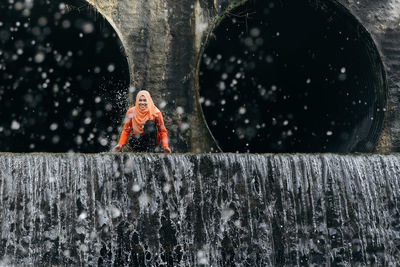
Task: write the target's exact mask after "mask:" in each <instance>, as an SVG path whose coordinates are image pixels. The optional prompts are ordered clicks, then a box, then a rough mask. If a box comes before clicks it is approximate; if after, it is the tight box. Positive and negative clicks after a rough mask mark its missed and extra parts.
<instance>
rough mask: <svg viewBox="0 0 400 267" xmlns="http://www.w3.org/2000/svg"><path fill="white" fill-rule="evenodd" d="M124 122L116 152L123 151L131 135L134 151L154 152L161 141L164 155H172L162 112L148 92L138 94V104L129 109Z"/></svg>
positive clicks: (115, 148) (143, 91)
mask: <svg viewBox="0 0 400 267" xmlns="http://www.w3.org/2000/svg"><path fill="white" fill-rule="evenodd" d="M124 122H125V124H124V129H123V130H122V133H121V137H120V139H119V142H118V145H116V146H115V147H114V151H116V152H120V151H121V150H122V146H123V145H125V144H126V139H127V138H128V136H129V134H130V139H129V142H128V145H129V146H130V148H131V150H132V151H135V152H154V149H155V148H156V147H157V146H158V145H159V144H160V141H161V145H162V147H163V149H164V153H166V154H170V153H171V149H170V148H169V147H168V135H167V134H168V132H167V129H166V128H165V125H164V120H163V117H162V115H161V112H160V110H159V109H158V108H157V107H156V106H155V105H154V103H153V99H151V96H150V93H149V92H147V91H146V90H142V91H139V92H138V94H137V95H136V104H135V106H134V107H132V108H130V109H128V111H127V112H126V116H125V120H124ZM131 130H132V133H131Z"/></svg>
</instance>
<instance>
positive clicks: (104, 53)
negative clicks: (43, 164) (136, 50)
mask: <svg viewBox="0 0 400 267" xmlns="http://www.w3.org/2000/svg"><path fill="white" fill-rule="evenodd" d="M128 85H129V71H128V63H127V60H126V57H125V54H124V52H123V49H122V45H121V42H120V40H119V38H118V36H117V34H116V33H115V32H114V30H113V28H112V27H111V25H109V23H108V22H107V21H106V20H105V19H104V18H102V16H101V15H100V14H98V13H96V12H95V11H94V10H93V9H92V8H91V7H90V6H89V5H88V4H87V3H86V2H85V1H65V2H64V1H45V0H33V1H22V0H16V1H1V2H0V113H1V123H0V144H1V151H3V152H8V151H11V152H42V151H46V152H67V151H71V152H102V151H107V150H109V147H110V146H111V140H115V139H116V138H117V137H116V136H115V135H118V127H119V126H120V121H121V116H122V115H123V114H121V110H124V109H125V105H126V97H127V93H128V92H127V88H128Z"/></svg>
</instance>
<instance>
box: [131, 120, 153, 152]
mask: <svg viewBox="0 0 400 267" xmlns="http://www.w3.org/2000/svg"><path fill="white" fill-rule="evenodd" d="M143 131H144V134H143V135H133V136H131V138H130V139H129V146H130V147H131V149H132V150H133V151H134V152H154V150H155V148H156V138H157V129H156V124H155V123H154V122H153V121H146V123H145V124H144V127H143Z"/></svg>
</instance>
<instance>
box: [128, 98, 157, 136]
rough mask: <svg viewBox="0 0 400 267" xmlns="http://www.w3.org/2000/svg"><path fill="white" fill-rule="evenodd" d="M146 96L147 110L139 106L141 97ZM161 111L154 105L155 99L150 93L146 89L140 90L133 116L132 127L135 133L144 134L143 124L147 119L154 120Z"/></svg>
mask: <svg viewBox="0 0 400 267" xmlns="http://www.w3.org/2000/svg"><path fill="white" fill-rule="evenodd" d="M141 96H144V97H145V98H146V101H147V108H146V110H141V109H140V108H139V98H140V97H141ZM159 113H161V112H160V110H159V109H158V108H157V107H156V106H155V105H154V102H153V99H151V96H150V93H149V92H147V91H146V90H142V91H139V92H138V93H137V95H136V103H135V106H134V107H133V117H132V128H133V132H134V133H139V134H143V125H144V124H145V123H146V121H154V119H155V118H157V117H158V114H159Z"/></svg>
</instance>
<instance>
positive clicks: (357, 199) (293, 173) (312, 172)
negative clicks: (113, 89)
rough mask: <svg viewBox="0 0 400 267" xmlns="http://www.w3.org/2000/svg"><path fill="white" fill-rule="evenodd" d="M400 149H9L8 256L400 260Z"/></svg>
mask: <svg viewBox="0 0 400 267" xmlns="http://www.w3.org/2000/svg"><path fill="white" fill-rule="evenodd" d="M399 173H400V157H399V156H398V155H352V156H350V155H335V154H321V155H305V154H293V155H251V154H241V155H239V154H213V155H192V154H186V155H169V156H165V155H157V154H92V155H80V154H76V155H74V154H24V155H23V154H0V205H1V207H2V208H1V211H0V229H1V234H0V237H1V238H0V239H1V240H0V242H1V245H0V262H1V263H2V264H3V263H4V264H7V265H13V264H15V265H21V264H24V265H28V264H33V265H43V264H45V265H46V264H47V265H48V264H85V265H86V264H87V265H97V264H104V265H113V264H114V265H120V264H133V265H135V264H136V265H139V264H140V265H142V266H143V265H145V266H154V265H159V264H169V265H181V266H187V265H195V266H197V265H213V266H220V265H230V264H239V265H244V264H246V265H249V264H256V265H276V264H290V265H291V264H295V265H300V264H362V265H370V264H383V265H395V264H396V263H397V262H399V260H400V232H399V231H400V220H399V219H400V214H399V204H398V203H399V200H400V199H399V193H400V190H399V189H400V186H399V183H400V182H399V179H398V178H399Z"/></svg>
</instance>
